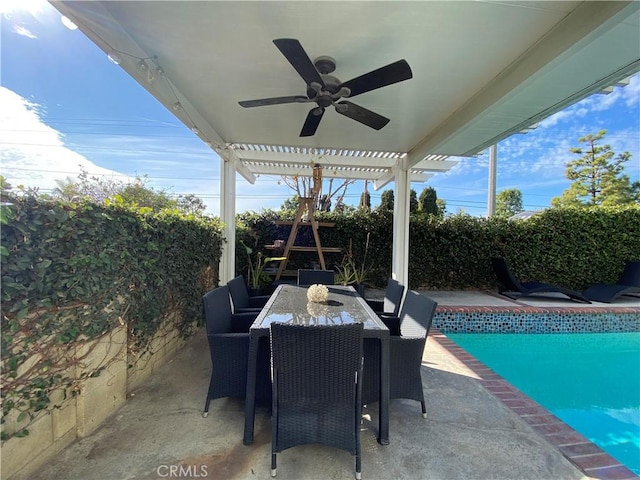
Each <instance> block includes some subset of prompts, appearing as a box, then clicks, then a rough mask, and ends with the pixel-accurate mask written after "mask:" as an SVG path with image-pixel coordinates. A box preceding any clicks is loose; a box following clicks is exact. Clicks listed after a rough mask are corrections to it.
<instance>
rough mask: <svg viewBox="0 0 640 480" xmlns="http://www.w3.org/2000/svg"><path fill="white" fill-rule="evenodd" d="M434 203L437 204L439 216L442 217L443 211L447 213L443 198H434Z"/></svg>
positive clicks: (445, 202)
mask: <svg viewBox="0 0 640 480" xmlns="http://www.w3.org/2000/svg"><path fill="white" fill-rule="evenodd" d="M436 204H437V205H438V211H439V212H440V213H439V216H440V218H442V217H444V215H445V213H447V201H446V200H444V199H443V198H439V199H437V200H436Z"/></svg>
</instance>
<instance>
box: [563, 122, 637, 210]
mask: <svg viewBox="0 0 640 480" xmlns="http://www.w3.org/2000/svg"><path fill="white" fill-rule="evenodd" d="M606 133H607V131H606V130H600V131H599V132H598V133H597V134H596V135H592V134H589V135H587V136H585V137H581V138H580V139H578V141H579V142H580V143H584V144H586V146H585V147H584V148H582V147H576V148H572V149H571V152H572V153H575V154H577V155H582V156H581V157H580V158H577V159H575V160H572V161H570V162H568V163H567V165H566V167H567V168H566V170H565V176H566V177H567V178H568V179H569V180H571V181H572V183H571V185H570V186H569V188H568V189H566V190H565V191H564V192H563V193H562V196H560V197H555V198H553V199H552V200H551V204H552V205H553V206H554V207H559V206H586V205H621V204H631V203H634V202H635V203H638V202H639V201H640V182H634V183H631V180H630V179H629V176H628V175H625V174H623V172H624V164H625V163H626V162H627V161H628V160H629V159H630V158H631V154H630V153H629V152H624V153H621V154H618V155H617V156H616V155H615V153H614V152H613V150H612V149H611V145H600V141H601V140H602V139H603V138H604V136H605V135H606Z"/></svg>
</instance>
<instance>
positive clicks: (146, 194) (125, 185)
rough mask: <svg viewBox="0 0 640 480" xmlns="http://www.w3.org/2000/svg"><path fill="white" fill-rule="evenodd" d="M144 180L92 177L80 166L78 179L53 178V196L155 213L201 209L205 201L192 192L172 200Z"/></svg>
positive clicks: (196, 210) (200, 211)
mask: <svg viewBox="0 0 640 480" xmlns="http://www.w3.org/2000/svg"><path fill="white" fill-rule="evenodd" d="M147 181H148V179H147V177H146V176H143V177H136V178H135V179H134V180H133V181H124V180H121V179H117V178H105V177H100V176H91V175H89V173H88V172H87V171H86V170H85V169H84V168H82V167H80V174H78V179H77V180H74V179H72V178H69V177H67V179H66V180H56V184H57V187H56V188H55V189H54V191H53V194H52V196H53V197H54V198H59V199H61V200H64V201H68V202H77V201H90V202H93V203H97V204H108V203H110V204H114V203H116V204H123V205H130V206H135V207H138V208H144V209H150V210H152V211H156V212H157V211H160V210H166V209H176V210H178V211H181V212H183V213H193V214H202V213H203V212H204V210H205V205H204V202H203V201H202V200H201V199H199V198H198V197H196V196H195V195H193V194H188V195H185V196H180V197H178V200H175V199H173V198H171V196H170V195H169V194H168V193H167V192H166V191H164V190H155V189H154V188H153V187H149V186H147Z"/></svg>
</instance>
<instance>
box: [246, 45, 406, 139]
mask: <svg viewBox="0 0 640 480" xmlns="http://www.w3.org/2000/svg"><path fill="white" fill-rule="evenodd" d="M273 43H274V44H275V46H276V47H277V48H278V50H280V52H281V53H282V54H283V55H284V57H285V58H286V59H287V60H288V61H289V63H290V64H291V66H292V67H293V68H294V69H295V70H296V72H298V75H300V77H302V79H303V80H304V82H305V84H306V85H307V92H306V93H307V95H306V96H303V95H293V96H288V97H274V98H262V99H257V100H244V101H241V102H238V103H239V104H240V106H242V107H245V108H252V107H263V106H268V105H280V104H283V103H311V102H314V103H315V104H316V105H317V106H315V107H313V108H312V109H311V110H310V111H309V113H308V114H307V118H306V120H305V122H304V125H303V126H302V130H301V131H300V136H301V137H311V136H313V135H315V133H316V131H317V129H318V126H319V125H320V120H322V116H323V115H324V112H325V109H326V108H327V107H330V106H333V107H334V109H335V111H336V112H338V113H339V114H341V115H344V116H345V117H348V118H351V119H352V120H355V121H357V122H360V123H362V124H363V125H366V126H368V127H370V128H373V129H375V130H380V129H381V128H383V127H384V126H385V125H386V124H387V123H389V121H390V120H389V119H388V118H386V117H383V116H382V115H379V114H377V113H375V112H372V111H371V110H367V109H366V108H364V107H361V106H359V105H356V104H355V103H352V102H349V101H346V100H341V99H343V98H353V97H355V96H356V95H361V94H363V93H367V92H370V91H372V90H376V89H378V88H382V87H386V86H388V85H392V84H394V83H398V82H402V81H404V80H409V79H410V78H412V77H413V73H412V72H411V67H410V66H409V64H408V63H407V61H406V60H398V61H397V62H394V63H391V64H389V65H386V66H384V67H381V68H378V69H377V70H373V71H371V72H369V73H365V74H364V75H360V76H359V77H356V78H352V79H351V80H348V81H346V82H340V80H338V78H336V77H334V76H333V75H330V73H332V72H334V71H335V69H336V61H335V60H334V59H333V58H331V57H328V56H320V57H317V58H316V59H315V60H314V61H313V62H312V61H311V59H310V58H309V56H308V55H307V52H305V50H304V48H303V47H302V45H301V44H300V42H299V41H298V40H296V39H294V38H278V39H275V40H274V41H273Z"/></svg>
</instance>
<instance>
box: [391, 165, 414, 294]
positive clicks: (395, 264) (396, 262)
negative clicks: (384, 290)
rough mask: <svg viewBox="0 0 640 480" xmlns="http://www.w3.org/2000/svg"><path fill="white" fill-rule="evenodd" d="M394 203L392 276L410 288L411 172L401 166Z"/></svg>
mask: <svg viewBox="0 0 640 480" xmlns="http://www.w3.org/2000/svg"><path fill="white" fill-rule="evenodd" d="M394 170H395V191H394V201H393V247H392V249H393V250H392V253H391V258H392V260H391V274H392V276H393V278H394V279H396V280H397V281H398V282H400V283H402V284H403V285H405V286H407V287H408V286H409V197H410V192H411V188H410V187H411V182H410V180H409V172H408V171H407V170H403V169H402V168H400V167H399V166H398V167H396V168H395V169H394Z"/></svg>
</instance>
